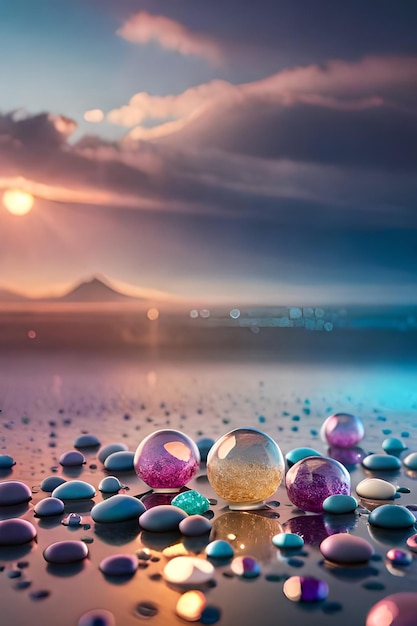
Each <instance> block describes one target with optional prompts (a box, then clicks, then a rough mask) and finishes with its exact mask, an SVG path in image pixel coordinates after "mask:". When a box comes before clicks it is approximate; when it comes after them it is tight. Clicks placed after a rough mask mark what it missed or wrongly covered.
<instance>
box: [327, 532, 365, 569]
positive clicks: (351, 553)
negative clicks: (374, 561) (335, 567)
mask: <svg viewBox="0 0 417 626" xmlns="http://www.w3.org/2000/svg"><path fill="white" fill-rule="evenodd" d="M320 552H321V553H322V555H323V556H324V557H325V558H326V559H328V560H329V561H333V562H335V563H364V562H365V561H368V560H369V559H370V558H371V556H372V555H373V553H374V549H373V547H372V545H371V544H370V543H369V541H367V540H366V539H363V538H362V537H357V536H356V535H349V534H347V533H339V534H336V535H330V537H327V538H326V539H324V541H322V542H321V544H320Z"/></svg>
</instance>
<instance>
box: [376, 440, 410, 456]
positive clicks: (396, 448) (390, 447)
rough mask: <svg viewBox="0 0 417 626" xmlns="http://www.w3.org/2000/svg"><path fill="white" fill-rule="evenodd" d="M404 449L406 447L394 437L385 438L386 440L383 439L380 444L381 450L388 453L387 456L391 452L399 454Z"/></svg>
mask: <svg viewBox="0 0 417 626" xmlns="http://www.w3.org/2000/svg"><path fill="white" fill-rule="evenodd" d="M406 448H407V446H406V445H405V444H404V443H403V442H402V441H401V439H397V438H396V437H387V439H384V441H383V442H382V449H383V450H384V451H385V452H388V454H389V453H391V452H401V451H402V450H405V449H406Z"/></svg>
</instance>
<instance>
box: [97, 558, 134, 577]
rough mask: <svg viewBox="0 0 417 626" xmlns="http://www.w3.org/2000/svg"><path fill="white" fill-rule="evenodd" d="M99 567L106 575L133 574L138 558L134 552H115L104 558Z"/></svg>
mask: <svg viewBox="0 0 417 626" xmlns="http://www.w3.org/2000/svg"><path fill="white" fill-rule="evenodd" d="M99 567H100V570H101V571H102V572H103V574H105V575H106V576H133V574H134V573H135V572H136V570H137V569H138V559H137V557H136V556H133V555H132V554H113V555H112V556H108V557H106V558H105V559H103V560H102V561H101V563H100V566H99Z"/></svg>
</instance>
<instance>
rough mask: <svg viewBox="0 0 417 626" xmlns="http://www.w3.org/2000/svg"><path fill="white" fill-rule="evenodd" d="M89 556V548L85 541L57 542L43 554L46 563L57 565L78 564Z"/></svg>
mask: <svg viewBox="0 0 417 626" xmlns="http://www.w3.org/2000/svg"><path fill="white" fill-rule="evenodd" d="M87 556H88V548H87V546H86V544H85V543H84V542H83V541H57V542H56V543H52V544H51V545H50V546H48V547H47V548H46V549H45V550H44V552H43V557H44V559H45V561H48V563H55V564H68V563H77V562H78V561H82V560H83V559H85V558H87Z"/></svg>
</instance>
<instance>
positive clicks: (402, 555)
mask: <svg viewBox="0 0 417 626" xmlns="http://www.w3.org/2000/svg"><path fill="white" fill-rule="evenodd" d="M386 557H387V559H388V561H391V563H392V564H393V565H396V566H397V567H404V566H407V565H411V563H412V562H413V557H412V555H411V553H410V552H407V551H406V550H400V549H399V548H391V550H388V552H387V554H386Z"/></svg>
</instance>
